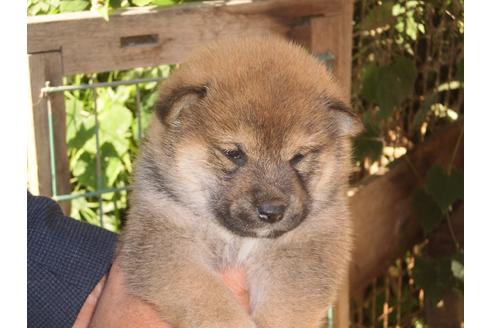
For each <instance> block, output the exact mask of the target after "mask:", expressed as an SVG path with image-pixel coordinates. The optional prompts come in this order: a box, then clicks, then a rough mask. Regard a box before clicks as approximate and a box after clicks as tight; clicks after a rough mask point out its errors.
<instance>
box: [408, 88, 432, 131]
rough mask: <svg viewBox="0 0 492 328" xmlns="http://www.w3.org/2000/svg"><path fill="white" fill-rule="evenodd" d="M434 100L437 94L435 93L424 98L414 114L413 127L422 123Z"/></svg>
mask: <svg viewBox="0 0 492 328" xmlns="http://www.w3.org/2000/svg"><path fill="white" fill-rule="evenodd" d="M436 101H437V95H436V94H435V93H433V94H431V95H429V96H427V97H426V98H425V100H424V103H423V104H422V106H421V107H420V108H419V110H418V111H417V114H415V117H414V118H413V125H414V126H415V127H420V126H421V125H422V123H423V122H424V120H425V118H426V117H427V113H429V110H430V109H431V106H432V105H433V104H435V103H436Z"/></svg>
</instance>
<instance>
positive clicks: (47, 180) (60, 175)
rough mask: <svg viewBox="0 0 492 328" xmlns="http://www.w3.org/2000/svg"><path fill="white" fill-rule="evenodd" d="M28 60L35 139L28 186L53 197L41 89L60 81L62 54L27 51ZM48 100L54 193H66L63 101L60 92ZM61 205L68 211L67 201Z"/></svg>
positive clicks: (45, 106)
mask: <svg viewBox="0 0 492 328" xmlns="http://www.w3.org/2000/svg"><path fill="white" fill-rule="evenodd" d="M28 60H29V71H30V91H31V100H32V111H31V115H30V119H31V120H32V125H31V126H30V135H31V136H32V137H34V139H35V142H34V143H33V144H31V145H30V147H29V153H28V158H29V159H28V163H29V174H28V177H29V182H28V185H29V188H30V191H31V192H32V193H33V194H37V195H43V196H52V195H53V194H52V183H51V178H52V176H51V170H50V165H51V161H50V142H49V129H48V98H47V97H43V95H42V94H41V88H42V87H44V86H45V83H46V82H47V81H48V82H50V84H51V85H61V84H62V78H63V65H62V57H61V53H60V52H58V51H54V52H45V53H39V54H30V55H28ZM50 101H51V110H52V114H53V115H52V116H53V132H54V146H55V159H56V177H57V193H58V194H67V193H70V191H71V186H70V169H69V166H68V155H67V144H66V133H65V126H66V122H65V116H66V115H65V100H64V96H63V94H62V93H56V94H52V95H50ZM62 205H63V206H62V208H63V210H64V212H65V214H70V213H69V209H70V207H69V205H70V204H69V203H64V204H62Z"/></svg>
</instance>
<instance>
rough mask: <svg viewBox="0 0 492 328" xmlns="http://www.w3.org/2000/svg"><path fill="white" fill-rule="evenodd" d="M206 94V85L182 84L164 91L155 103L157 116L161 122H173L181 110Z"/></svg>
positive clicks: (191, 105) (195, 102) (192, 104)
mask: <svg viewBox="0 0 492 328" xmlns="http://www.w3.org/2000/svg"><path fill="white" fill-rule="evenodd" d="M206 95H207V87H206V86H183V87H178V88H175V89H172V90H169V91H165V92H164V93H163V95H162V96H161V98H160V100H159V102H158V103H157V105H156V113H157V117H158V118H159V120H160V121H161V123H163V124H173V123H175V122H176V120H177V119H178V117H179V115H180V113H181V112H182V111H183V110H186V109H187V108H190V107H193V106H195V105H196V104H197V103H198V102H199V101H200V100H202V99H203V98H204V97H205V96H206Z"/></svg>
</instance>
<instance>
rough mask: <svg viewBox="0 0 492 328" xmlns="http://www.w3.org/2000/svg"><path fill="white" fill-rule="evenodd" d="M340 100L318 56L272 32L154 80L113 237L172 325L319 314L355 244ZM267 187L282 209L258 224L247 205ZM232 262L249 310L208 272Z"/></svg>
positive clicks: (133, 278)
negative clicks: (159, 82)
mask: <svg viewBox="0 0 492 328" xmlns="http://www.w3.org/2000/svg"><path fill="white" fill-rule="evenodd" d="M345 102H346V99H343V97H342V93H341V91H340V90H339V88H338V86H337V83H336V82H335V80H334V79H333V78H332V76H331V75H330V74H329V73H328V72H327V71H326V70H325V67H324V66H323V64H322V63H321V62H318V61H317V60H316V59H315V58H314V57H312V56H310V55H309V54H308V53H307V52H306V51H305V50H303V49H302V48H301V47H299V46H296V45H293V44H291V43H288V42H286V41H284V40H282V39H279V38H277V37H266V38H252V39H247V40H237V41H234V40H224V41H220V42H217V43H215V44H212V45H210V46H209V47H207V48H206V49H204V50H202V51H200V52H198V53H197V54H195V55H193V56H192V57H191V58H190V59H189V60H188V61H187V62H186V63H185V64H183V65H182V66H181V67H180V68H179V69H178V70H177V71H176V72H175V73H174V74H173V76H172V77H171V78H170V80H168V81H166V83H165V85H164V86H163V89H162V96H161V100H160V102H159V104H158V105H157V107H156V117H155V118H154V120H153V121H152V123H151V125H150V127H149V129H148V131H147V137H146V141H145V142H144V143H143V146H142V149H141V154H140V156H139V158H138V160H137V163H136V168H135V174H134V183H133V190H132V195H131V207H130V214H129V219H128V223H127V226H126V228H125V230H124V233H123V235H122V238H121V242H120V248H119V253H120V255H121V257H122V267H123V271H124V274H125V277H126V280H127V282H128V285H129V289H130V291H131V292H132V293H134V294H135V295H137V296H139V297H141V298H142V299H144V300H146V301H148V302H151V303H153V304H155V305H156V306H157V308H158V310H159V313H160V314H161V316H162V318H163V319H165V320H166V321H168V322H170V323H171V324H173V326H175V327H316V326H317V325H318V324H319V322H320V319H321V318H322V317H323V315H324V313H325V310H326V308H327V306H328V305H329V304H330V303H331V302H333V301H334V299H335V296H336V292H337V289H338V287H339V284H340V281H341V279H342V278H343V277H344V276H345V275H346V273H347V267H348V263H349V259H350V250H351V245H352V242H351V225H350V220H349V216H348V211H347V200H346V196H345V195H346V185H347V181H348V170H349V167H350V141H349V139H350V137H351V136H353V135H355V134H356V133H358V130H359V129H360V122H359V121H358V119H357V118H356V117H355V116H354V115H353V114H352V113H350V112H349V111H348V110H347V108H346V107H345V105H344V103H345ZM238 147H239V148H238ZM238 149H240V151H241V156H240V159H238V160H237V161H236V159H234V160H233V159H230V158H227V156H229V155H225V154H229V152H230V151H237V150H238ZM296 154H302V155H304V158H302V159H301V160H299V161H295V160H294V157H295V156H296ZM301 157H302V156H301ZM270 200H278V201H279V202H283V203H284V204H286V209H285V212H284V214H283V216H282V220H281V221H279V222H275V223H272V224H270V223H269V224H266V223H265V222H263V221H261V220H260V219H259V216H258V212H256V211H258V210H257V206H258V203H261V202H263V201H270ZM221 213H225V214H223V215H222V214H221ZM236 266H243V267H244V268H245V269H246V271H247V277H248V283H249V288H250V295H251V307H252V316H249V315H247V314H246V312H245V311H244V310H243V309H242V308H241V307H240V305H239V303H238V302H237V301H236V300H235V299H234V297H233V295H232V294H231V292H230V291H229V290H227V289H226V287H225V286H224V285H223V283H222V282H221V280H220V277H219V275H218V273H217V272H218V271H219V270H221V269H224V268H228V267H236Z"/></svg>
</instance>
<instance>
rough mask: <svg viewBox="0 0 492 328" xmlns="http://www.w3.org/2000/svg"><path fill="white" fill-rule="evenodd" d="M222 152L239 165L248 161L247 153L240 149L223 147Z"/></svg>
mask: <svg viewBox="0 0 492 328" xmlns="http://www.w3.org/2000/svg"><path fill="white" fill-rule="evenodd" d="M222 153H223V154H224V156H225V157H227V158H228V159H230V160H231V161H232V162H233V163H234V164H236V165H238V166H242V165H244V163H246V155H245V154H244V153H243V152H242V151H241V150H240V149H223V150H222Z"/></svg>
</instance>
